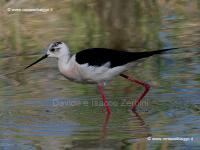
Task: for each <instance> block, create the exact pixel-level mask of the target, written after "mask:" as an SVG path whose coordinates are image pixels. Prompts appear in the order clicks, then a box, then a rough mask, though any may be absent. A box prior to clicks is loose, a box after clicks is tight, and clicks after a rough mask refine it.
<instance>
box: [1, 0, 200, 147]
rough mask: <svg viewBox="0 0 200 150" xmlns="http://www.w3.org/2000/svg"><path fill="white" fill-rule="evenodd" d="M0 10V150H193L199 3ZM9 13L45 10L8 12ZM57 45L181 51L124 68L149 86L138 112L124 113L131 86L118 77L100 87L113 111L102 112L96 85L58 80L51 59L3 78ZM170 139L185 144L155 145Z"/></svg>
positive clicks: (199, 90) (198, 108)
mask: <svg viewBox="0 0 200 150" xmlns="http://www.w3.org/2000/svg"><path fill="white" fill-rule="evenodd" d="M0 4H1V6H0V8H1V10H3V11H2V12H3V13H1V14H0V16H1V20H2V21H1V22H0V27H1V28H0V149H15V150H16V149H19V150H23V149H33V150H34V149H53V150H54V149H137V150H140V149H141V150H143V149H163V150H165V149H199V147H200V134H199V133H200V127H199V124H200V101H199V96H200V78H199V74H200V65H199V64H200V59H199V58H200V57H199V54H200V53H199V35H200V30H199V25H200V20H199V18H200V2H199V1H198V0H192V1H189V0H188V1H187V0H186V1H178V0H177V1H169V2H165V1H162V0H159V1H154V2H146V1H140V2H139V1H135V0H128V1H127V2H126V3H124V2H123V3H122V2H120V1H97V0H90V1H84V2H81V1H77V0H76V1H70V0H62V1H60V2H59V3H57V2H53V1H52V2H47V1H40V2H38V3H36V2H28V1H26V0H21V1H18V2H15V3H13V1H2V2H0ZM16 7H22V8H35V7H42V8H53V11H51V12H47V13H41V12H38V13H27V12H7V8H16ZM56 40H61V41H65V42H67V43H68V45H69V46H70V48H71V49H72V52H77V51H79V50H80V49H82V48H88V47H108V48H115V49H125V50H129V51H144V50H154V49H159V48H163V47H164V48H168V47H180V46H181V47H183V46H187V47H185V48H181V49H179V50H175V51H172V52H169V53H167V54H165V55H162V56H154V57H151V58H148V59H146V60H144V61H143V62H141V63H140V64H138V66H136V67H135V68H133V69H132V70H130V71H129V72H127V74H130V75H133V76H134V77H136V78H138V79H141V80H145V81H146V82H148V83H149V84H150V85H151V91H150V93H149V94H148V95H147V96H146V97H145V99H144V100H143V102H142V104H141V105H140V106H139V108H138V111H137V112H131V111H130V107H131V104H132V103H133V102H134V99H135V98H136V97H137V96H138V95H139V94H140V93H141V92H142V90H143V89H142V88H141V87H140V86H136V85H133V84H131V83H129V82H128V81H126V80H124V79H122V78H120V77H117V78H116V79H114V80H113V81H112V82H109V83H106V86H105V91H106V94H107V96H108V100H109V102H110V105H111V108H112V112H113V113H112V115H106V114H105V112H104V111H105V110H102V108H103V107H102V105H103V104H102V100H101V97H100V95H99V93H98V90H97V87H96V85H82V84H77V83H73V82H70V81H68V80H66V79H65V78H63V77H62V76H61V75H60V74H59V72H58V69H57V62H56V60H55V59H47V60H45V61H43V62H41V63H40V64H37V65H36V66H34V67H32V69H30V70H27V71H24V72H20V73H15V74H9V75H8V74H7V73H11V72H13V71H17V70H20V69H21V68H23V67H24V66H26V65H28V64H30V63H31V62H33V61H34V60H36V59H37V58H38V57H40V55H42V53H43V50H42V49H44V48H45V47H46V46H47V45H48V44H49V43H50V42H52V41H56ZM150 137H151V138H150ZM176 137H179V138H187V139H185V141H184V139H179V140H174V141H172V140H169V139H168V140H167V139H163V138H176ZM156 138H157V139H156ZM161 138H162V139H161Z"/></svg>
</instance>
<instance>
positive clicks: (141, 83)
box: [120, 74, 150, 111]
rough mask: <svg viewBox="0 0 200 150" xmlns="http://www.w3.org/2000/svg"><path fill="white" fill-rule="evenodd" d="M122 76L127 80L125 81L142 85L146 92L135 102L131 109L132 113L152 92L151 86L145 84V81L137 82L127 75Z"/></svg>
mask: <svg viewBox="0 0 200 150" xmlns="http://www.w3.org/2000/svg"><path fill="white" fill-rule="evenodd" d="M120 76H121V77H123V78H125V79H128V80H129V81H131V82H134V83H137V84H140V85H142V86H143V87H144V88H145V90H144V92H143V93H142V94H141V95H140V96H139V97H138V98H137V100H136V101H135V103H134V104H133V105H132V108H131V109H132V111H135V110H136V107H137V106H138V104H139V103H140V102H141V101H142V99H143V98H144V97H145V95H146V94H147V93H148V91H149V90H150V85H149V84H148V83H145V82H143V81H139V80H136V79H134V78H132V77H130V76H127V75H125V74H120Z"/></svg>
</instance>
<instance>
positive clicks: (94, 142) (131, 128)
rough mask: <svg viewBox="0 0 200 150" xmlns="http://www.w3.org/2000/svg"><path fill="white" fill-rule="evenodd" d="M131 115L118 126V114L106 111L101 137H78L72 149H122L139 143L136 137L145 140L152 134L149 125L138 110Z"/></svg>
mask: <svg viewBox="0 0 200 150" xmlns="http://www.w3.org/2000/svg"><path fill="white" fill-rule="evenodd" d="M129 116H130V117H129V118H128V121H127V122H122V123H120V124H118V125H117V126H116V125H114V122H115V121H116V114H115V113H113V114H109V113H106V114H105V116H104V119H103V120H102V126H101V129H100V134H99V137H97V136H96V137H94V138H91V137H92V135H91V136H90V138H87V137H85V138H83V137H82V139H78V140H77V139H76V140H74V141H73V142H72V147H71V148H70V149H121V148H124V147H127V146H130V145H132V144H135V143H137V144H138V140H137V141H135V139H141V140H143V139H144V138H146V137H148V136H150V135H151V134H150V130H149V128H148V125H147V124H146V123H145V121H144V120H143V118H142V117H141V116H140V114H139V113H138V112H136V111H134V112H131V114H130V115H129ZM119 117H123V116H117V118H119ZM125 120H127V119H125ZM97 132H98V131H97ZM116 134H121V136H116ZM97 135H98V133H97ZM87 136H88V134H87ZM125 137H126V138H125Z"/></svg>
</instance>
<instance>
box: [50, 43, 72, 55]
mask: <svg viewBox="0 0 200 150" xmlns="http://www.w3.org/2000/svg"><path fill="white" fill-rule="evenodd" d="M69 53H70V52H69V48H68V46H67V45H66V44H65V43H64V42H54V43H51V44H50V45H49V47H48V48H47V52H46V54H47V55H48V57H56V58H61V57H66V56H68V55H69Z"/></svg>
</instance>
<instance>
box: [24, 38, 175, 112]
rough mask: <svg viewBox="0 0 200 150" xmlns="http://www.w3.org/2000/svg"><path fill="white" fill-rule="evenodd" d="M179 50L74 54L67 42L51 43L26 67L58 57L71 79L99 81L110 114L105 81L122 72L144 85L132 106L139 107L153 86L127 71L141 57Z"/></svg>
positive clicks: (59, 63) (63, 71)
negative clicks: (131, 75)
mask: <svg viewBox="0 0 200 150" xmlns="http://www.w3.org/2000/svg"><path fill="white" fill-rule="evenodd" d="M172 49H177V48H168V49H161V50H156V51H148V52H126V51H119V50H113V49H106V48H89V49H85V50H82V51H80V52H78V53H76V54H71V53H70V51H69V48H68V46H67V45H66V44H65V43H64V42H54V43H52V44H50V45H49V47H48V48H47V51H46V53H45V55H44V56H42V57H41V58H40V59H38V60H37V61H35V62H34V63H32V64H30V65H29V66H27V67H26V68H25V69H27V68H29V67H31V66H33V65H34V64H36V63H38V62H40V61H41V60H43V59H45V58H47V57H55V58H58V68H59V71H60V72H61V73H62V75H64V77H66V78H67V79H69V80H71V81H74V82H80V83H88V84H97V85H98V89H99V92H100V93H101V96H102V99H103V101H104V105H105V107H106V110H107V112H108V113H111V110H110V107H109V105H108V101H107V100H106V96H105V94H104V91H103V83H104V82H105V81H109V80H111V79H112V78H114V77H116V76H118V75H120V76H121V77H123V78H125V79H128V80H130V81H131V82H134V83H136V84H140V85H142V86H143V87H144V88H145V90H144V92H143V93H142V94H141V95H140V97H139V98H138V99H137V100H136V101H135V103H134V104H133V105H132V110H136V107H137V105H138V104H139V103H140V102H141V100H142V99H143V98H144V96H145V95H146V94H147V92H148V91H149V89H150V85H149V84H147V83H145V82H143V81H139V80H136V79H134V78H132V77H129V76H127V75H125V74H124V72H125V71H127V70H128V69H130V68H131V67H133V66H134V65H135V63H136V62H137V60H140V59H143V58H146V57H149V56H152V55H156V54H162V53H163V52H166V51H169V50H172Z"/></svg>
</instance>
